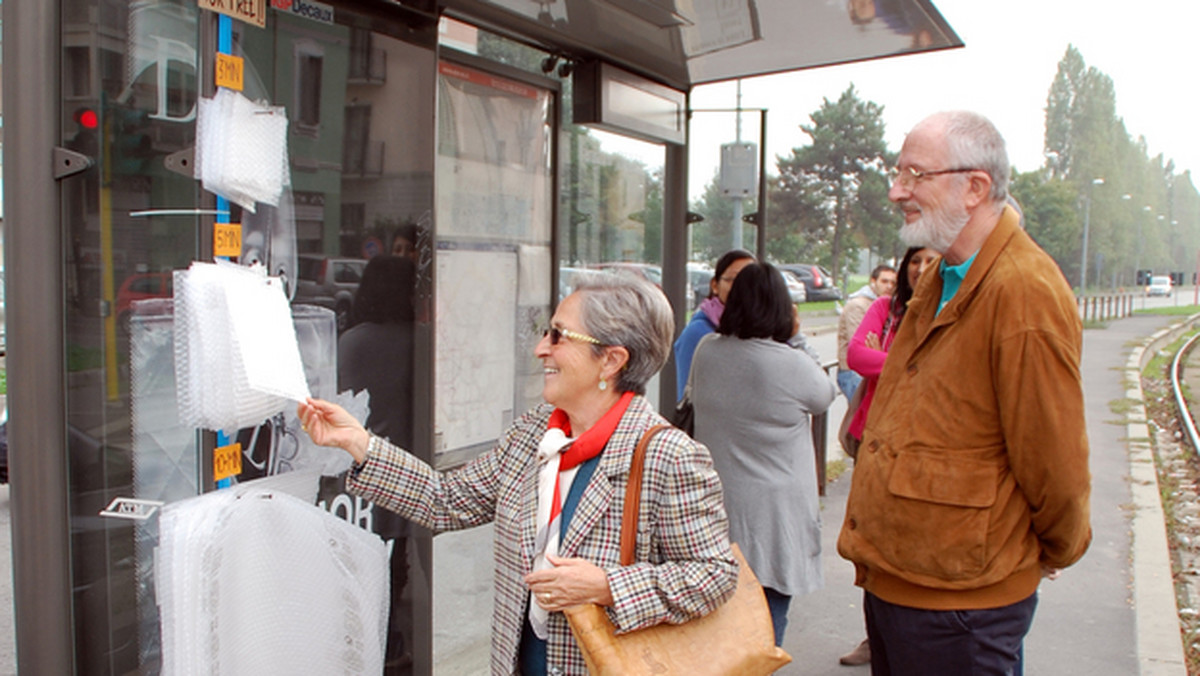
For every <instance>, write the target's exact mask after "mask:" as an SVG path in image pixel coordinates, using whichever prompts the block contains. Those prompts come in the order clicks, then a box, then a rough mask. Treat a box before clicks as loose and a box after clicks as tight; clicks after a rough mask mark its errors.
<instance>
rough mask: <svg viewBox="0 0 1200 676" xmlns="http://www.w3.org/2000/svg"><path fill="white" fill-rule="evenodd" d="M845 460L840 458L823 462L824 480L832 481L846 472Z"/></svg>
mask: <svg viewBox="0 0 1200 676" xmlns="http://www.w3.org/2000/svg"><path fill="white" fill-rule="evenodd" d="M846 469H847V467H846V461H845V460H842V459H841V458H839V459H837V460H830V461H829V462H827V463H825V482H826V483H832V482H834V481H837V479H838V477H840V476H841V475H843V474H845V473H846Z"/></svg>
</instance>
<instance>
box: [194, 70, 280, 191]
mask: <svg viewBox="0 0 1200 676" xmlns="http://www.w3.org/2000/svg"><path fill="white" fill-rule="evenodd" d="M287 127H288V119H287V111H286V110H285V109H284V108H283V107H282V106H268V105H264V104H258V103H255V102H253V101H251V100H250V99H248V98H246V97H245V96H242V95H241V94H240V93H238V92H235V91H233V90H231V89H225V88H223V87H222V88H219V89H218V91H217V93H216V95H215V96H213V98H211V99H205V98H201V99H200V103H199V107H198V110H197V113H196V162H195V168H194V171H195V175H196V178H198V179H200V182H201V184H202V185H203V186H204V189H205V190H208V191H209V192H213V193H216V194H218V195H220V196H222V197H224V198H226V199H228V200H230V201H231V202H235V203H237V204H240V205H241V206H242V207H243V208H245V209H246V210H247V211H249V212H251V213H253V212H254V210H255V203H256V202H263V203H264V204H269V205H271V206H278V205H279V198H280V196H281V195H282V194H283V189H284V188H285V187H288V186H289V185H290V184H291V173H290V171H289V170H288V159H287Z"/></svg>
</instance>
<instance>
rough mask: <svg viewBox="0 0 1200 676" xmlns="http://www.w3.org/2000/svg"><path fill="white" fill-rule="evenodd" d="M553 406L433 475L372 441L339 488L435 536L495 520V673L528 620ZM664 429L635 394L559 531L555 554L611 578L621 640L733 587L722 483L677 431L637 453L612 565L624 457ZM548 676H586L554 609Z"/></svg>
mask: <svg viewBox="0 0 1200 676" xmlns="http://www.w3.org/2000/svg"><path fill="white" fill-rule="evenodd" d="M552 410H553V407H551V406H549V405H548V404H543V405H541V406H539V407H537V408H535V409H533V410H532V411H530V412H529V413H527V414H525V415H524V416H522V417H521V418H520V419H519V420H517V421H516V422H515V423H514V424H513V425H512V427H510V428H509V429H508V431H507V432H505V434H504V436H503V437H502V438H501V439H500V441H499V443H498V444H497V445H496V446H495V448H493V449H492V450H490V451H488V452H487V453H484V454H483V455H481V456H479V457H478V458H476V459H475V460H473V461H471V462H470V463H468V464H466V465H464V466H463V467H461V468H458V469H455V470H453V471H449V472H437V471H434V470H433V469H431V468H430V467H429V466H428V465H427V464H425V463H424V462H422V461H420V460H418V459H417V458H415V457H413V456H412V455H409V454H408V453H407V452H405V451H402V450H400V449H398V448H396V447H394V446H392V445H390V444H388V443H387V442H386V441H383V440H380V439H377V438H375V437H372V441H371V445H370V447H369V449H368V459H367V462H366V464H365V465H364V466H363V467H362V469H361V470H360V471H359V472H357V474H356V475H355V473H354V472H352V473H351V475H352V476H351V477H350V478H348V479H347V482H346V483H347V487H348V488H349V489H350V491H351V492H353V493H356V494H358V495H360V496H362V497H363V498H366V499H367V500H370V501H371V502H374V503H376V504H377V505H380V506H382V507H384V508H387V509H390V510H392V511H395V512H398V513H399V514H401V515H403V516H405V517H407V518H409V519H411V520H413V521H415V522H417V523H420V524H421V525H423V526H425V527H427V528H429V529H431V530H433V531H434V532H435V533H436V532H441V531H447V530H456V529H462V528H470V527H472V526H478V525H480V524H484V523H487V522H489V521H494V522H495V542H494V547H493V550H494V557H495V575H494V582H493V585H494V592H495V608H494V610H493V614H492V651H491V666H492V674H494V675H496V676H508V675H510V674H515V673H517V649H518V646H519V644H520V639H521V628H522V625H523V623H524V622H525V621H526V619H525V618H526V612H527V608H526V603H527V600H528V598H529V590H528V588H527V587H526V586H525V583H524V582H523V578H524V576H525V575H526V574H527V573H529V572H530V570H532V566H533V557H534V551H533V541H534V531H535V528H536V524H535V515H536V512H537V505H536V503H537V474H538V472H537V470H538V468H537V465H536V460H535V458H536V452H537V446H538V442H539V441H540V440H541V438H542V435H543V433H544V432H545V430H546V424H547V421H548V420H549V418H550V413H551V411H552ZM664 422H666V421H665V420H664V419H663V418H662V417H661V416H659V415H658V414H657V413H656V412H655V411H654V409H653V408H652V407H651V406H650V404H649V403H648V402H647V401H646V400H645V398H643V397H634V399H633V401H632V402H631V403H630V405H629V408H628V410H626V412H625V414H624V415H623V416H622V417H621V421H620V423H619V424H618V425H617V429H616V431H614V432H613V435H612V437H611V438H610V439H609V441H608V445H607V446H605V449H604V451H603V453H602V454H601V456H600V464H599V465H598V466H597V468H596V472H595V473H594V474H593V475H592V479H591V481H590V482H589V483H588V485H587V487H586V489H585V490H584V493H583V496H582V498H581V499H580V502H579V506H578V507H577V508H576V510H575V514H574V516H573V517H572V519H571V522H570V524H569V525H568V527H567V533H566V536H565V537H564V539H563V541H562V543H561V544H560V547H559V554H560V555H561V556H566V557H580V558H584V559H587V560H588V561H591V562H593V563H595V564H596V565H598V566H600V567H601V568H604V569H605V570H606V572H607V573H608V582H609V586H610V587H611V589H612V596H613V599H614V601H615V603H614V605H613V606H612V607H611V608H609V611H608V612H609V617H610V618H611V619H612V621H613V624H614V625H615V626H616V627H617V630H618V632H626V631H632V630H635V629H641V628H644V627H649V626H653V625H655V624H659V623H662V622H671V623H682V622H685V621H687V620H689V619H692V618H694V617H698V616H701V615H704V614H705V613H708V612H710V611H712V610H713V609H715V608H716V607H717V606H719V605H720V604H721V603H722V602H724V601H725V600H726V599H727V598H728V597H729V596H730V595H731V594H732V593H733V589H734V586H735V584H736V582H737V563H736V561H735V560H734V558H733V553H732V551H731V550H730V547H729V529H728V521H727V519H726V516H725V507H724V504H723V500H722V494H721V483H720V480H719V479H718V478H717V474H716V472H715V471H714V470H713V465H712V458H711V457H710V456H709V453H708V449H707V448H705V447H704V446H703V445H701V444H698V443H696V442H695V441H693V440H692V439H691V438H690V437H688V436H687V435H686V434H684V433H683V432H680V431H679V430H675V429H671V430H667V431H663V432H660V433H659V434H657V435H655V437H654V439H653V441H652V442H651V443H650V446H649V448H648V449H647V452H646V464H645V470H644V474H643V479H642V482H643V483H642V504H641V513H640V514H639V518H638V537H637V552H636V556H635V561H637V563H635V564H634V565H632V566H628V567H621V566H620V564H619V560H620V548H621V543H620V538H621V535H620V534H621V513H622V508H623V505H624V502H625V484H626V480H627V478H628V474H629V463H630V459H631V458H632V456H633V450H634V448H636V446H637V443H638V441H639V440H640V439H641V438H642V435H643V433H645V431H646V430H648V429H650V428H651V427H653V426H654V425H657V424H661V423H664ZM547 672H548V673H549V674H565V675H572V674H578V675H579V676H586V674H587V666H586V665H585V663H584V661H583V656H582V654H581V653H580V652H579V650H578V648H577V647H576V645H575V641H574V639H573V638H572V636H571V630H570V627H569V626H568V625H567V621H566V618H565V617H564V616H563V614H562V613H551V615H550V621H549V637H548V640H547Z"/></svg>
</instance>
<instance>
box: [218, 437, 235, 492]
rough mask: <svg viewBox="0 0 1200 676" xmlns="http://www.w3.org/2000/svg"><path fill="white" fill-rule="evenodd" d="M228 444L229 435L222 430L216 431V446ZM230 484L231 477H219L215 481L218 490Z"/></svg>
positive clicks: (231, 482)
mask: <svg viewBox="0 0 1200 676" xmlns="http://www.w3.org/2000/svg"><path fill="white" fill-rule="evenodd" d="M228 445H229V435H228V434H225V433H224V432H221V431H218V432H217V448H220V447H222V446H228ZM232 485H233V479H232V478H228V479H221V480H220V481H218V482H217V489H218V490H219V489H222V488H229V487H230V486H232Z"/></svg>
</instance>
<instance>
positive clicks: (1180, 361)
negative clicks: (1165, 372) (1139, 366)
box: [1170, 333, 1200, 456]
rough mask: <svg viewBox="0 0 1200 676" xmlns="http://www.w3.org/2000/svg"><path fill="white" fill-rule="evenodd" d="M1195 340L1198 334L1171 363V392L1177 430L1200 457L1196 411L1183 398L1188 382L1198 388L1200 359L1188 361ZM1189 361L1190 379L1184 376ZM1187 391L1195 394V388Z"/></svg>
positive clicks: (1180, 349)
mask: <svg viewBox="0 0 1200 676" xmlns="http://www.w3.org/2000/svg"><path fill="white" fill-rule="evenodd" d="M1197 340H1200V333H1197V334H1195V335H1193V336H1192V337H1191V338H1189V339H1188V340H1187V341H1186V342H1185V343H1184V344H1183V345H1182V346H1180V348H1179V350H1178V351H1176V353H1175V357H1174V359H1173V360H1172V361H1171V373H1170V376H1171V392H1172V394H1173V395H1174V397H1175V406H1176V409H1177V410H1178V414H1179V428H1180V431H1181V432H1182V435H1183V437H1184V439H1186V441H1187V443H1188V445H1189V446H1190V447H1191V449H1192V453H1193V454H1196V455H1197V456H1200V433H1198V432H1197V430H1196V410H1195V408H1196V407H1195V405H1194V403H1193V402H1189V401H1188V399H1187V397H1186V396H1185V385H1187V384H1188V383H1189V382H1190V383H1192V384H1194V385H1196V386H1200V359H1190V357H1191V355H1192V348H1193V347H1195V345H1196V342H1197ZM1189 361H1191V362H1194V363H1192V364H1190V365H1191V366H1192V371H1193V372H1192V375H1191V377H1190V379H1189V378H1188V377H1187V375H1186V370H1187V367H1188V366H1189V363H1188V362H1189ZM1186 390H1187V391H1189V392H1196V391H1198V390H1197V389H1196V387H1191V386H1189V387H1187V388H1186Z"/></svg>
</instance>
